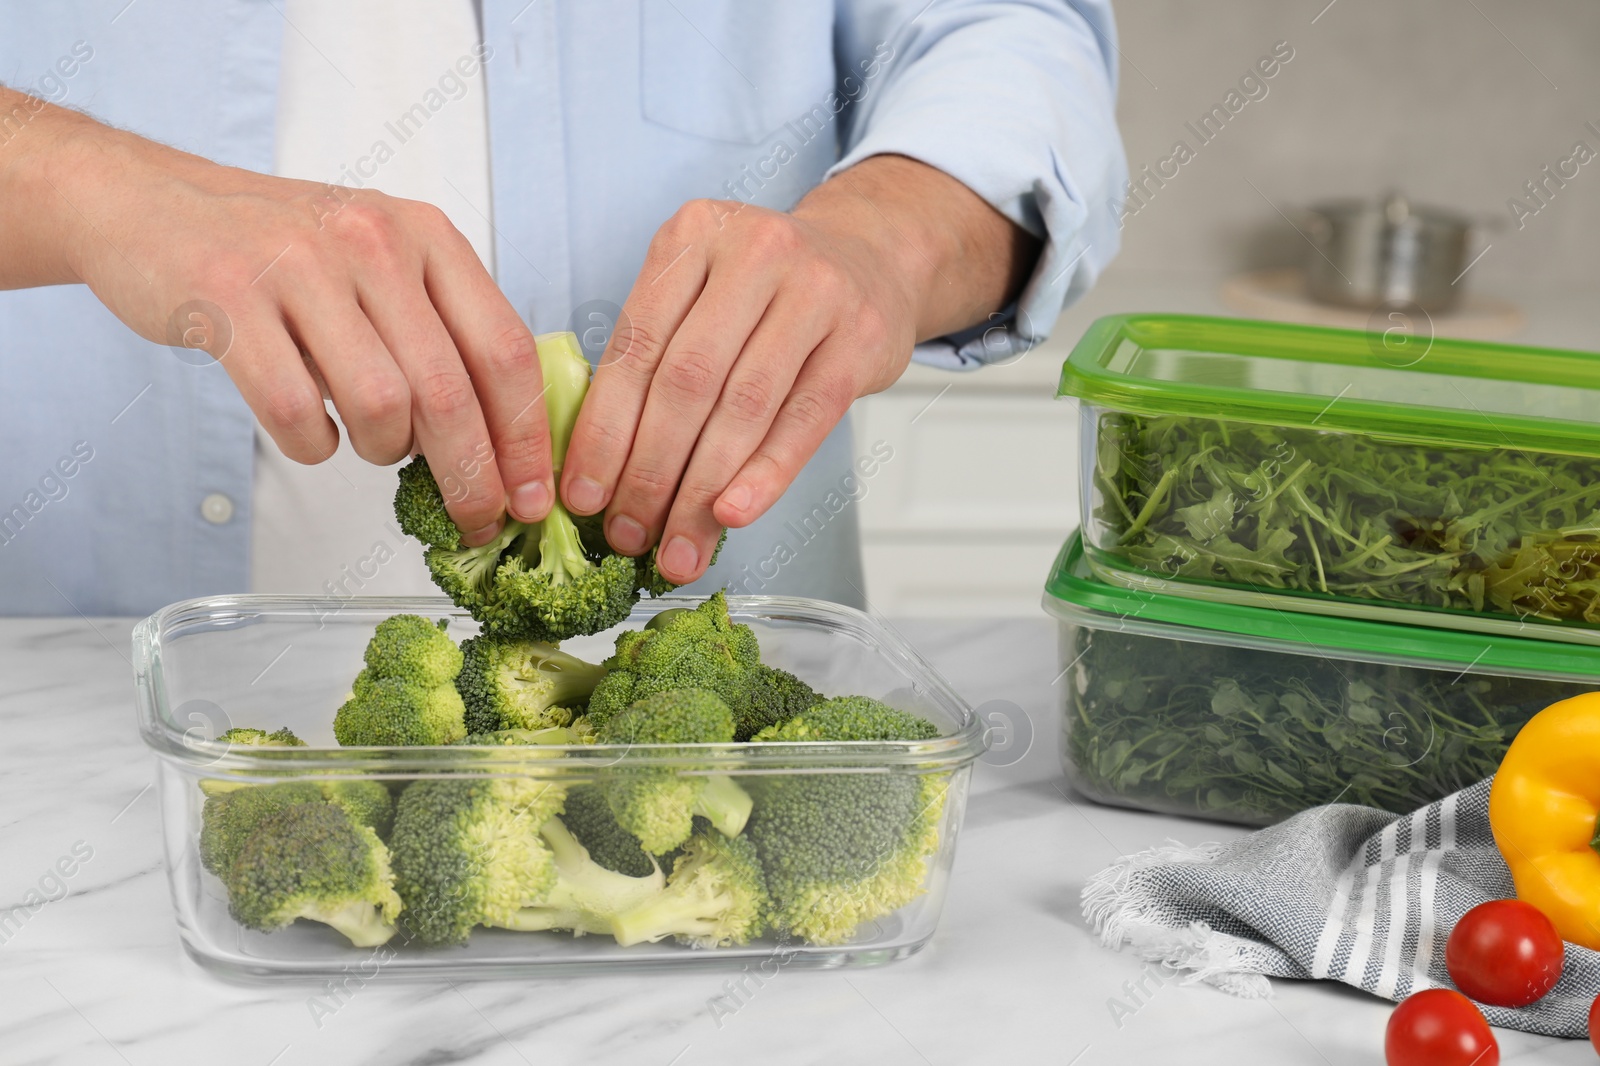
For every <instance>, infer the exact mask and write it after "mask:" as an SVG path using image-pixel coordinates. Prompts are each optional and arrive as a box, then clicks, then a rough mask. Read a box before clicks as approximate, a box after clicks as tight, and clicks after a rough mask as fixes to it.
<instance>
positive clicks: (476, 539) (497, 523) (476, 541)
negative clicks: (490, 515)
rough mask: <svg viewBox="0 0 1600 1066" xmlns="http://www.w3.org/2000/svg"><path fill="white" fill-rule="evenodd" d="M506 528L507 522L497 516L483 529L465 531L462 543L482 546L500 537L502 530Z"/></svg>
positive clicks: (469, 545)
mask: <svg viewBox="0 0 1600 1066" xmlns="http://www.w3.org/2000/svg"><path fill="white" fill-rule="evenodd" d="M504 528H505V522H504V521H502V520H501V519H498V518H496V519H495V520H494V521H493V522H490V523H489V524H488V525H486V526H484V527H483V528H482V529H477V530H473V531H472V532H471V533H463V534H462V535H461V543H463V544H465V545H466V546H467V547H469V548H481V547H483V546H484V545H485V544H487V543H489V542H490V541H491V540H493V539H494V538H496V537H498V536H499V535H500V531H501V530H502V529H504Z"/></svg>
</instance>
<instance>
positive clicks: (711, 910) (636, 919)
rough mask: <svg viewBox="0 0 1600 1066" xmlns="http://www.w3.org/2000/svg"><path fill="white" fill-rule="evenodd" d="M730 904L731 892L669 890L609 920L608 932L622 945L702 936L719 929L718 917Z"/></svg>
mask: <svg viewBox="0 0 1600 1066" xmlns="http://www.w3.org/2000/svg"><path fill="white" fill-rule="evenodd" d="M731 906H733V894H732V893H730V892H718V893H716V894H715V895H707V894H706V893H705V892H704V891H703V890H690V891H684V892H675V891H673V890H672V889H670V888H669V889H667V891H665V892H663V893H661V894H660V895H658V896H656V897H655V898H653V899H649V900H646V901H645V902H644V903H642V904H640V905H639V906H637V907H634V908H633V909H631V910H627V911H623V912H622V913H621V914H619V915H617V916H616V917H615V918H613V919H611V928H610V930H609V931H610V933H611V935H612V936H614V937H616V940H617V943H618V944H621V945H622V946H623V947H628V946H629V945H632V944H643V943H646V942H649V943H652V944H653V943H655V942H656V941H658V940H665V939H666V938H667V937H669V936H679V937H686V938H690V939H704V938H710V937H715V936H716V935H717V934H718V933H719V932H721V922H720V919H719V917H706V916H707V915H714V916H720V915H721V914H722V913H723V912H724V911H726V910H727V909H728V908H729V907H731Z"/></svg>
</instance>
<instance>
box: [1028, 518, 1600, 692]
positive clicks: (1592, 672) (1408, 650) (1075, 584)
mask: <svg viewBox="0 0 1600 1066" xmlns="http://www.w3.org/2000/svg"><path fill="white" fill-rule="evenodd" d="M1045 606H1046V609H1047V610H1050V611H1051V613H1053V614H1055V615H1057V616H1058V617H1062V618H1063V619H1065V620H1081V621H1085V622H1086V623H1087V624H1094V623H1095V622H1097V621H1098V622H1101V623H1102V626H1101V628H1126V626H1127V625H1128V623H1129V622H1132V621H1135V620H1137V621H1138V622H1140V623H1164V624H1166V625H1173V626H1183V627H1186V628H1189V629H1198V630H1205V631H1207V632H1209V633H1212V634H1225V635H1227V636H1229V637H1234V638H1239V639H1238V640H1237V643H1240V644H1248V645H1260V644H1262V643H1269V644H1275V645H1298V646H1301V647H1302V648H1303V649H1304V650H1305V652H1307V653H1311V654H1316V653H1319V652H1322V651H1326V650H1330V649H1338V650H1340V651H1344V652H1349V653H1354V654H1356V655H1358V656H1360V657H1362V658H1370V659H1375V660H1378V661H1400V660H1405V661H1410V662H1417V663H1439V664H1451V665H1455V666H1460V667H1461V668H1462V672H1463V673H1465V672H1467V671H1469V670H1470V671H1472V672H1474V673H1506V674H1516V675H1524V676H1532V677H1565V678H1573V679H1577V680H1579V681H1589V680H1592V679H1597V678H1600V647H1590V646H1587V645H1582V644H1567V643H1561V642H1557V641H1546V640H1539V639H1538V638H1537V637H1506V636H1499V635H1494V636H1486V635H1484V634H1481V633H1470V632H1464V631H1461V630H1450V629H1431V628H1428V627H1427V626H1420V625H1402V624H1397V623H1394V622H1378V621H1373V620H1371V619H1366V618H1342V617H1337V616H1332V615H1319V614H1302V613H1300V612H1298V611H1282V610H1278V609H1276V608H1273V607H1252V606H1248V605H1245V604H1237V603H1218V602H1215V601H1209V600H1197V599H1193V598H1190V597H1187V596H1173V595H1168V594H1164V593H1159V592H1151V591H1149V590H1147V589H1131V588H1122V587H1120V586H1117V585H1110V584H1107V583H1106V582H1103V581H1101V580H1099V579H1098V578H1096V577H1095V576H1094V575H1093V574H1092V573H1090V571H1089V566H1088V563H1087V562H1086V561H1085V560H1084V557H1083V537H1082V535H1081V534H1080V533H1079V532H1078V531H1077V530H1074V531H1073V532H1072V534H1071V536H1069V537H1068V538H1067V542H1066V543H1065V544H1064V545H1062V548H1061V553H1060V554H1059V555H1057V556H1056V561H1055V565H1054V566H1052V567H1051V569H1050V577H1049V580H1047V581H1046V582H1045ZM1072 608H1077V609H1078V610H1077V611H1074V610H1072ZM1083 612H1088V613H1089V615H1091V616H1093V617H1091V618H1082V619H1073V618H1068V615H1074V616H1076V615H1080V614H1082V613H1083ZM1532 628H1536V627H1530V629H1532ZM1174 636H1181V634H1174ZM1222 643H1230V641H1222ZM1285 650H1293V649H1292V648H1286V649H1285Z"/></svg>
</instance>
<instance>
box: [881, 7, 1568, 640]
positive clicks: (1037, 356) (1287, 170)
mask: <svg viewBox="0 0 1600 1066" xmlns="http://www.w3.org/2000/svg"><path fill="white" fill-rule="evenodd" d="M1116 13H1117V19H1118V25H1119V28H1120V31H1121V39H1120V40H1119V42H1118V47H1119V50H1120V52H1121V54H1122V72H1121V85H1120V99H1119V103H1118V114H1119V117H1120V119H1121V125H1122V134H1123V140H1124V143H1125V145H1126V148H1127V153H1128V163H1129V169H1130V171H1132V172H1133V173H1134V174H1135V175H1138V173H1139V172H1140V171H1141V170H1142V168H1143V167H1145V166H1146V165H1149V166H1150V167H1151V168H1152V170H1155V168H1156V166H1157V164H1158V163H1160V161H1162V160H1164V159H1167V158H1168V157H1170V156H1172V155H1173V148H1174V144H1175V142H1177V141H1179V140H1182V141H1184V142H1186V143H1187V144H1188V145H1189V147H1190V148H1191V149H1194V150H1195V151H1194V157H1193V158H1192V159H1190V160H1189V161H1188V162H1186V163H1183V164H1182V165H1181V166H1179V167H1178V172H1177V174H1176V175H1175V176H1173V177H1170V178H1165V179H1164V182H1165V183H1164V185H1161V186H1159V187H1158V186H1157V185H1156V184H1155V183H1154V182H1151V183H1149V184H1148V185H1147V188H1148V189H1149V190H1152V191H1151V192H1150V194H1149V195H1148V196H1147V198H1146V199H1145V203H1144V205H1143V206H1139V205H1138V204H1137V203H1135V204H1134V205H1133V206H1135V207H1137V208H1138V210H1137V212H1136V213H1131V214H1129V215H1128V216H1127V217H1126V218H1125V222H1124V228H1123V230H1122V242H1123V243H1122V252H1121V254H1120V255H1119V256H1118V258H1117V260H1116V261H1115V262H1114V263H1113V264H1112V265H1111V267H1110V268H1109V269H1108V270H1107V271H1106V273H1105V275H1104V276H1103V277H1102V278H1101V279H1100V283H1099V285H1098V287H1097V288H1096V289H1095V291H1094V292H1092V293H1090V294H1089V296H1088V297H1087V298H1085V299H1084V300H1083V301H1082V302H1080V303H1079V304H1077V305H1076V306H1074V307H1072V308H1070V309H1069V310H1068V311H1067V312H1066V313H1065V314H1064V315H1063V316H1062V318H1061V320H1060V321H1059V323H1058V324H1057V326H1056V328H1055V331H1054V334H1053V336H1052V337H1051V339H1050V341H1049V342H1048V343H1046V344H1045V345H1042V346H1040V347H1039V348H1037V349H1035V350H1033V351H1031V352H1029V353H1027V354H1026V355H1025V356H1023V357H1022V358H1021V359H1020V360H1019V361H1017V362H1016V363H1014V364H1012V365H1008V366H1001V367H992V368H989V369H986V370H984V371H981V372H979V373H975V374H966V375H959V376H955V375H950V374H948V373H944V372H940V371H934V370H929V369H926V368H921V367H913V368H912V369H911V371H910V372H908V373H907V374H906V376H905V377H904V378H903V379H902V380H901V381H900V382H899V383H898V384H897V385H896V386H895V387H894V388H892V389H890V390H889V391H887V392H885V393H882V394H880V395H878V396H874V397H869V398H867V399H864V400H862V401H860V402H858V403H857V404H856V406H855V412H854V413H855V429H856V441H857V449H858V451H861V452H863V453H864V452H866V451H867V450H868V449H869V448H870V447H871V445H872V444H873V443H874V442H876V441H880V440H881V441H885V442H887V443H888V444H889V445H890V446H891V447H892V448H893V452H894V458H893V459H892V460H891V461H889V462H887V463H884V464H883V465H882V467H881V468H880V469H879V471H878V473H877V474H876V475H875V476H874V477H873V478H872V479H871V480H870V481H868V482H866V484H865V487H866V495H865V496H864V497H863V498H862V499H861V500H860V502H859V504H857V506H859V507H860V508H861V520H862V537H863V546H864V550H865V555H866V567H867V579H868V589H867V592H868V596H869V597H870V599H871V607H872V608H873V609H874V610H876V611H878V612H881V613H882V614H886V615H889V616H893V617H904V616H915V615H943V616H951V615H971V614H981V615H994V616H1002V615H1010V616H1015V615H1019V614H1021V615H1026V614H1031V613H1032V612H1034V611H1035V610H1037V609H1038V602H1039V596H1040V592H1041V590H1042V586H1043V582H1044V577H1045V574H1046V572H1047V570H1048V568H1049V564H1050V561H1051V560H1052V559H1053V558H1054V556H1055V553H1056V551H1057V550H1058V549H1059V548H1060V546H1061V542H1062V539H1063V537H1064V533H1065V531H1066V530H1068V529H1070V528H1072V527H1073V526H1074V525H1076V524H1077V520H1078V516H1077V503H1076V501H1077V493H1078V487H1077V475H1076V466H1077V458H1076V457H1077V432H1078V425H1077V418H1076V412H1075V410H1074V408H1073V407H1072V406H1071V405H1070V404H1069V403H1066V402H1056V401H1055V400H1053V398H1052V397H1053V395H1054V390H1055V384H1056V378H1057V375H1058V374H1059V371H1060V368H1061V362H1062V360H1063V359H1064V358H1065V357H1066V355H1067V353H1068V352H1069V351H1070V350H1071V348H1072V345H1073V344H1074V343H1075V342H1076V340H1077V339H1078V337H1079V336H1080V335H1081V334H1082V333H1083V331H1084V329H1085V327H1086V326H1087V325H1088V324H1089V323H1090V322H1091V321H1092V320H1093V319H1095V318H1096V317H1098V316H1100V315H1104V314H1113V313H1118V312H1125V311H1165V312H1193V313H1200V314H1232V315H1238V314H1243V313H1250V314H1258V315H1259V314H1263V313H1264V312H1266V313H1270V314H1271V315H1273V316H1277V315H1282V316H1284V317H1302V319H1303V320H1306V321H1311V320H1317V321H1330V320H1332V321H1339V320H1341V319H1339V318H1338V316H1339V315H1340V314H1343V315H1345V316H1351V315H1353V316H1354V317H1353V319H1352V320H1351V324H1353V325H1355V326H1356V328H1361V327H1362V326H1363V325H1364V323H1365V322H1366V320H1367V317H1368V316H1367V315H1366V314H1365V313H1361V312H1330V311H1328V310H1327V309H1324V308H1319V307H1317V306H1315V305H1313V304H1311V303H1310V302H1309V301H1303V300H1300V299H1298V298H1297V297H1296V296H1295V295H1294V293H1293V292H1291V291H1290V289H1292V286H1293V280H1294V277H1295V275H1294V274H1293V270H1294V269H1295V268H1298V267H1300V266H1303V265H1304V264H1305V262H1306V260H1307V257H1308V256H1314V255H1316V254H1317V253H1316V252H1315V251H1314V250H1313V249H1312V248H1311V247H1310V245H1309V244H1308V241H1307V238H1306V237H1305V236H1303V235H1302V233H1301V232H1297V230H1296V226H1299V227H1300V229H1301V230H1302V231H1303V230H1304V229H1305V225H1306V224H1305V221H1304V219H1303V218H1302V217H1301V215H1300V211H1301V210H1302V209H1304V208H1306V207H1307V206H1309V205H1311V204H1314V203H1318V202H1322V201H1326V200H1331V199H1340V198H1346V197H1361V198H1371V199H1373V200H1378V199H1381V198H1382V197H1383V196H1384V195H1385V194H1386V193H1387V192H1389V191H1390V190H1403V191H1404V192H1405V193H1406V194H1407V196H1409V198H1410V200H1411V201H1412V203H1414V204H1417V205H1427V206H1432V207H1438V208H1444V209H1448V210H1451V211H1454V212H1457V213H1459V214H1462V215H1464V216H1467V217H1468V218H1470V219H1471V220H1473V221H1474V222H1475V223H1477V226H1476V228H1475V231H1474V233H1473V234H1472V237H1471V240H1470V243H1469V247H1468V249H1467V252H1466V258H1467V260H1468V261H1469V262H1470V267H1469V268H1468V269H1467V272H1466V274H1465V275H1464V276H1463V277H1462V278H1461V279H1460V281H1459V282H1458V283H1457V287H1459V288H1461V289H1463V290H1464V292H1463V298H1462V299H1461V300H1460V301H1459V302H1458V304H1457V306H1456V307H1455V308H1452V310H1451V311H1449V312H1441V313H1439V314H1437V315H1434V316H1433V317H1432V329H1433V330H1434V332H1435V333H1436V334H1437V335H1441V336H1449V335H1471V336H1479V337H1483V338H1493V339H1503V340H1507V341H1510V342H1513V343H1519V344H1531V345H1547V346H1555V347H1567V348H1581V349H1586V350H1594V349H1597V348H1600V331H1597V329H1596V325H1597V323H1600V315H1597V313H1596V305H1597V303H1600V291H1597V286H1600V156H1591V152H1592V153H1600V132H1597V131H1600V63H1596V62H1595V59H1594V56H1595V50H1596V47H1597V46H1600V4H1596V3H1594V2H1593V0H1538V2H1537V3H1532V4H1530V3H1521V4H1519V3H1516V2H1515V0H1405V2H1403V3H1395V2H1393V0H1334V2H1333V3H1331V4H1330V3H1328V2H1327V0H1310V2H1303V0H1292V2H1288V0H1209V2H1207V3H1205V4H1197V3H1192V2H1183V0H1130V2H1125V3H1118V4H1117V5H1116ZM1279 42H1287V44H1288V47H1289V48H1292V50H1293V56H1292V58H1291V59H1289V60H1288V62H1286V63H1284V64H1282V66H1281V68H1280V69H1279V70H1278V72H1277V73H1276V75H1275V76H1274V77H1272V78H1271V79H1270V80H1266V81H1265V82H1264V84H1265V86H1266V89H1267V92H1266V95H1264V96H1262V95H1260V90H1259V89H1258V88H1255V89H1252V92H1253V93H1254V95H1256V96H1257V97H1258V98H1257V99H1254V100H1250V101H1249V102H1247V103H1246V105H1245V106H1244V107H1243V108H1242V109H1241V110H1240V111H1239V113H1238V114H1236V115H1233V116H1232V117H1231V119H1230V120H1229V121H1228V123H1227V124H1226V126H1225V127H1224V128H1223V129H1222V131H1221V132H1220V133H1218V134H1216V135H1215V136H1214V137H1213V138H1212V139H1211V140H1210V141H1209V142H1208V143H1205V144H1203V145H1202V144H1200V141H1199V139H1198V138H1197V137H1196V136H1195V134H1194V133H1193V132H1192V131H1191V130H1190V129H1189V128H1188V127H1187V126H1186V125H1185V124H1186V123H1194V124H1196V125H1198V123H1199V120H1200V118H1201V117H1202V116H1203V115H1204V114H1206V113H1207V112H1208V111H1210V109H1211V108H1212V107H1213V106H1216V105H1220V104H1221V103H1222V101H1223V98H1224V97H1225V96H1226V94H1227V93H1228V92H1229V91H1230V90H1237V89H1238V88H1239V81H1240V79H1241V77H1242V76H1244V75H1245V74H1246V73H1249V72H1251V71H1252V69H1253V68H1254V67H1255V65H1256V63H1257V61H1258V60H1260V59H1262V58H1263V57H1268V56H1271V55H1272V54H1273V50H1274V47H1275V46H1278V44H1279ZM1279 54H1280V55H1281V54H1283V50H1282V49H1281V48H1280V52H1279ZM997 76H1003V75H997ZM1241 95H1243V94H1241ZM1588 123H1593V127H1590V126H1589V125H1587V124H1588ZM1579 142H1582V144H1583V145H1584V146H1585V151H1583V152H1578V151H1577V145H1578V144H1579ZM1585 158H1592V161H1590V162H1587V163H1583V162H1581V160H1582V159H1585ZM1547 166H1548V167H1549V168H1550V170H1551V172H1552V173H1556V174H1557V175H1558V176H1559V175H1560V174H1561V173H1562V172H1563V171H1564V172H1565V173H1566V174H1568V175H1572V172H1573V168H1576V170H1577V173H1576V174H1575V176H1569V177H1566V178H1563V179H1562V180H1564V182H1565V184H1564V186H1563V185H1559V184H1558V183H1557V182H1555V181H1553V180H1550V179H1548V178H1547V177H1546V174H1545V172H1544V170H1543V168H1545V167H1547ZM1166 172H1167V173H1169V174H1170V173H1171V166H1170V165H1169V166H1168V167H1167V170H1166ZM1529 182H1543V183H1544V184H1543V186H1542V188H1541V195H1542V197H1543V200H1542V201H1541V200H1536V199H1535V198H1534V197H1533V196H1532V195H1531V194H1530V191H1529V189H1528V188H1527V187H1526V186H1527V183H1529ZM1513 198H1515V199H1517V200H1519V201H1521V202H1522V204H1523V205H1525V207H1526V208H1527V211H1526V212H1524V213H1522V215H1521V217H1520V218H1518V217H1517V215H1516V214H1514V213H1513V211H1512V209H1511V207H1510V206H1508V201H1510V200H1512V199H1513ZM1096 207H1097V209H1099V210H1106V209H1107V208H1106V207H1105V205H1096ZM1535 209H1536V211H1535ZM1485 248H1487V251H1485ZM1480 253H1481V258H1476V257H1479V256H1480ZM1286 270H1287V271H1288V273H1285V271H1286ZM1330 314H1332V315H1334V316H1335V318H1334V319H1329V318H1328V316H1329V315H1330ZM1419 322H1420V320H1419ZM1418 328H1420V329H1424V330H1425V329H1427V328H1428V325H1427V323H1425V322H1421V323H1420V325H1419V327H1418ZM1597 358H1600V356H1597Z"/></svg>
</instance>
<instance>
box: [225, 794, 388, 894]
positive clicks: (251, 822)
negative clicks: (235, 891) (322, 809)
mask: <svg viewBox="0 0 1600 1066" xmlns="http://www.w3.org/2000/svg"><path fill="white" fill-rule="evenodd" d="M298 803H328V804H331V805H333V806H336V807H338V808H340V809H341V810H343V811H344V812H345V813H346V814H348V815H349V816H350V817H351V819H352V820H354V821H355V823H356V824H357V825H362V826H366V827H367V828H369V829H371V830H373V831H374V832H376V833H377V834H378V835H379V836H380V837H382V836H386V835H388V832H389V828H390V826H391V825H392V824H393V822H394V801H393V799H392V798H391V796H390V794H389V790H388V789H387V788H385V787H384V786H383V785H382V784H381V783H380V782H377V781H315V782H312V781H288V782H284V783H283V784H278V785H241V786H239V787H236V788H231V789H229V790H227V791H225V792H222V793H220V794H217V795H213V796H211V797H210V798H209V799H207V800H206V803H205V806H204V807H203V808H202V809H201V811H200V861H201V863H202V864H203V865H204V866H205V868H206V869H207V870H210V871H211V872H212V873H214V874H216V875H217V876H218V877H224V876H226V873H227V870H228V867H229V865H230V864H231V863H232V862H233V860H234V858H235V857H236V856H237V855H238V854H239V851H240V849H241V848H243V847H244V845H245V842H246V841H248V840H249V839H250V837H251V835H252V834H254V833H255V831H256V828H257V827H258V826H259V825H260V824H261V823H262V822H263V821H264V820H265V819H266V818H268V817H270V816H271V815H274V814H276V813H277V812H279V811H281V810H283V809H284V808H286V807H291V806H294V805H295V804H298Z"/></svg>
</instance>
